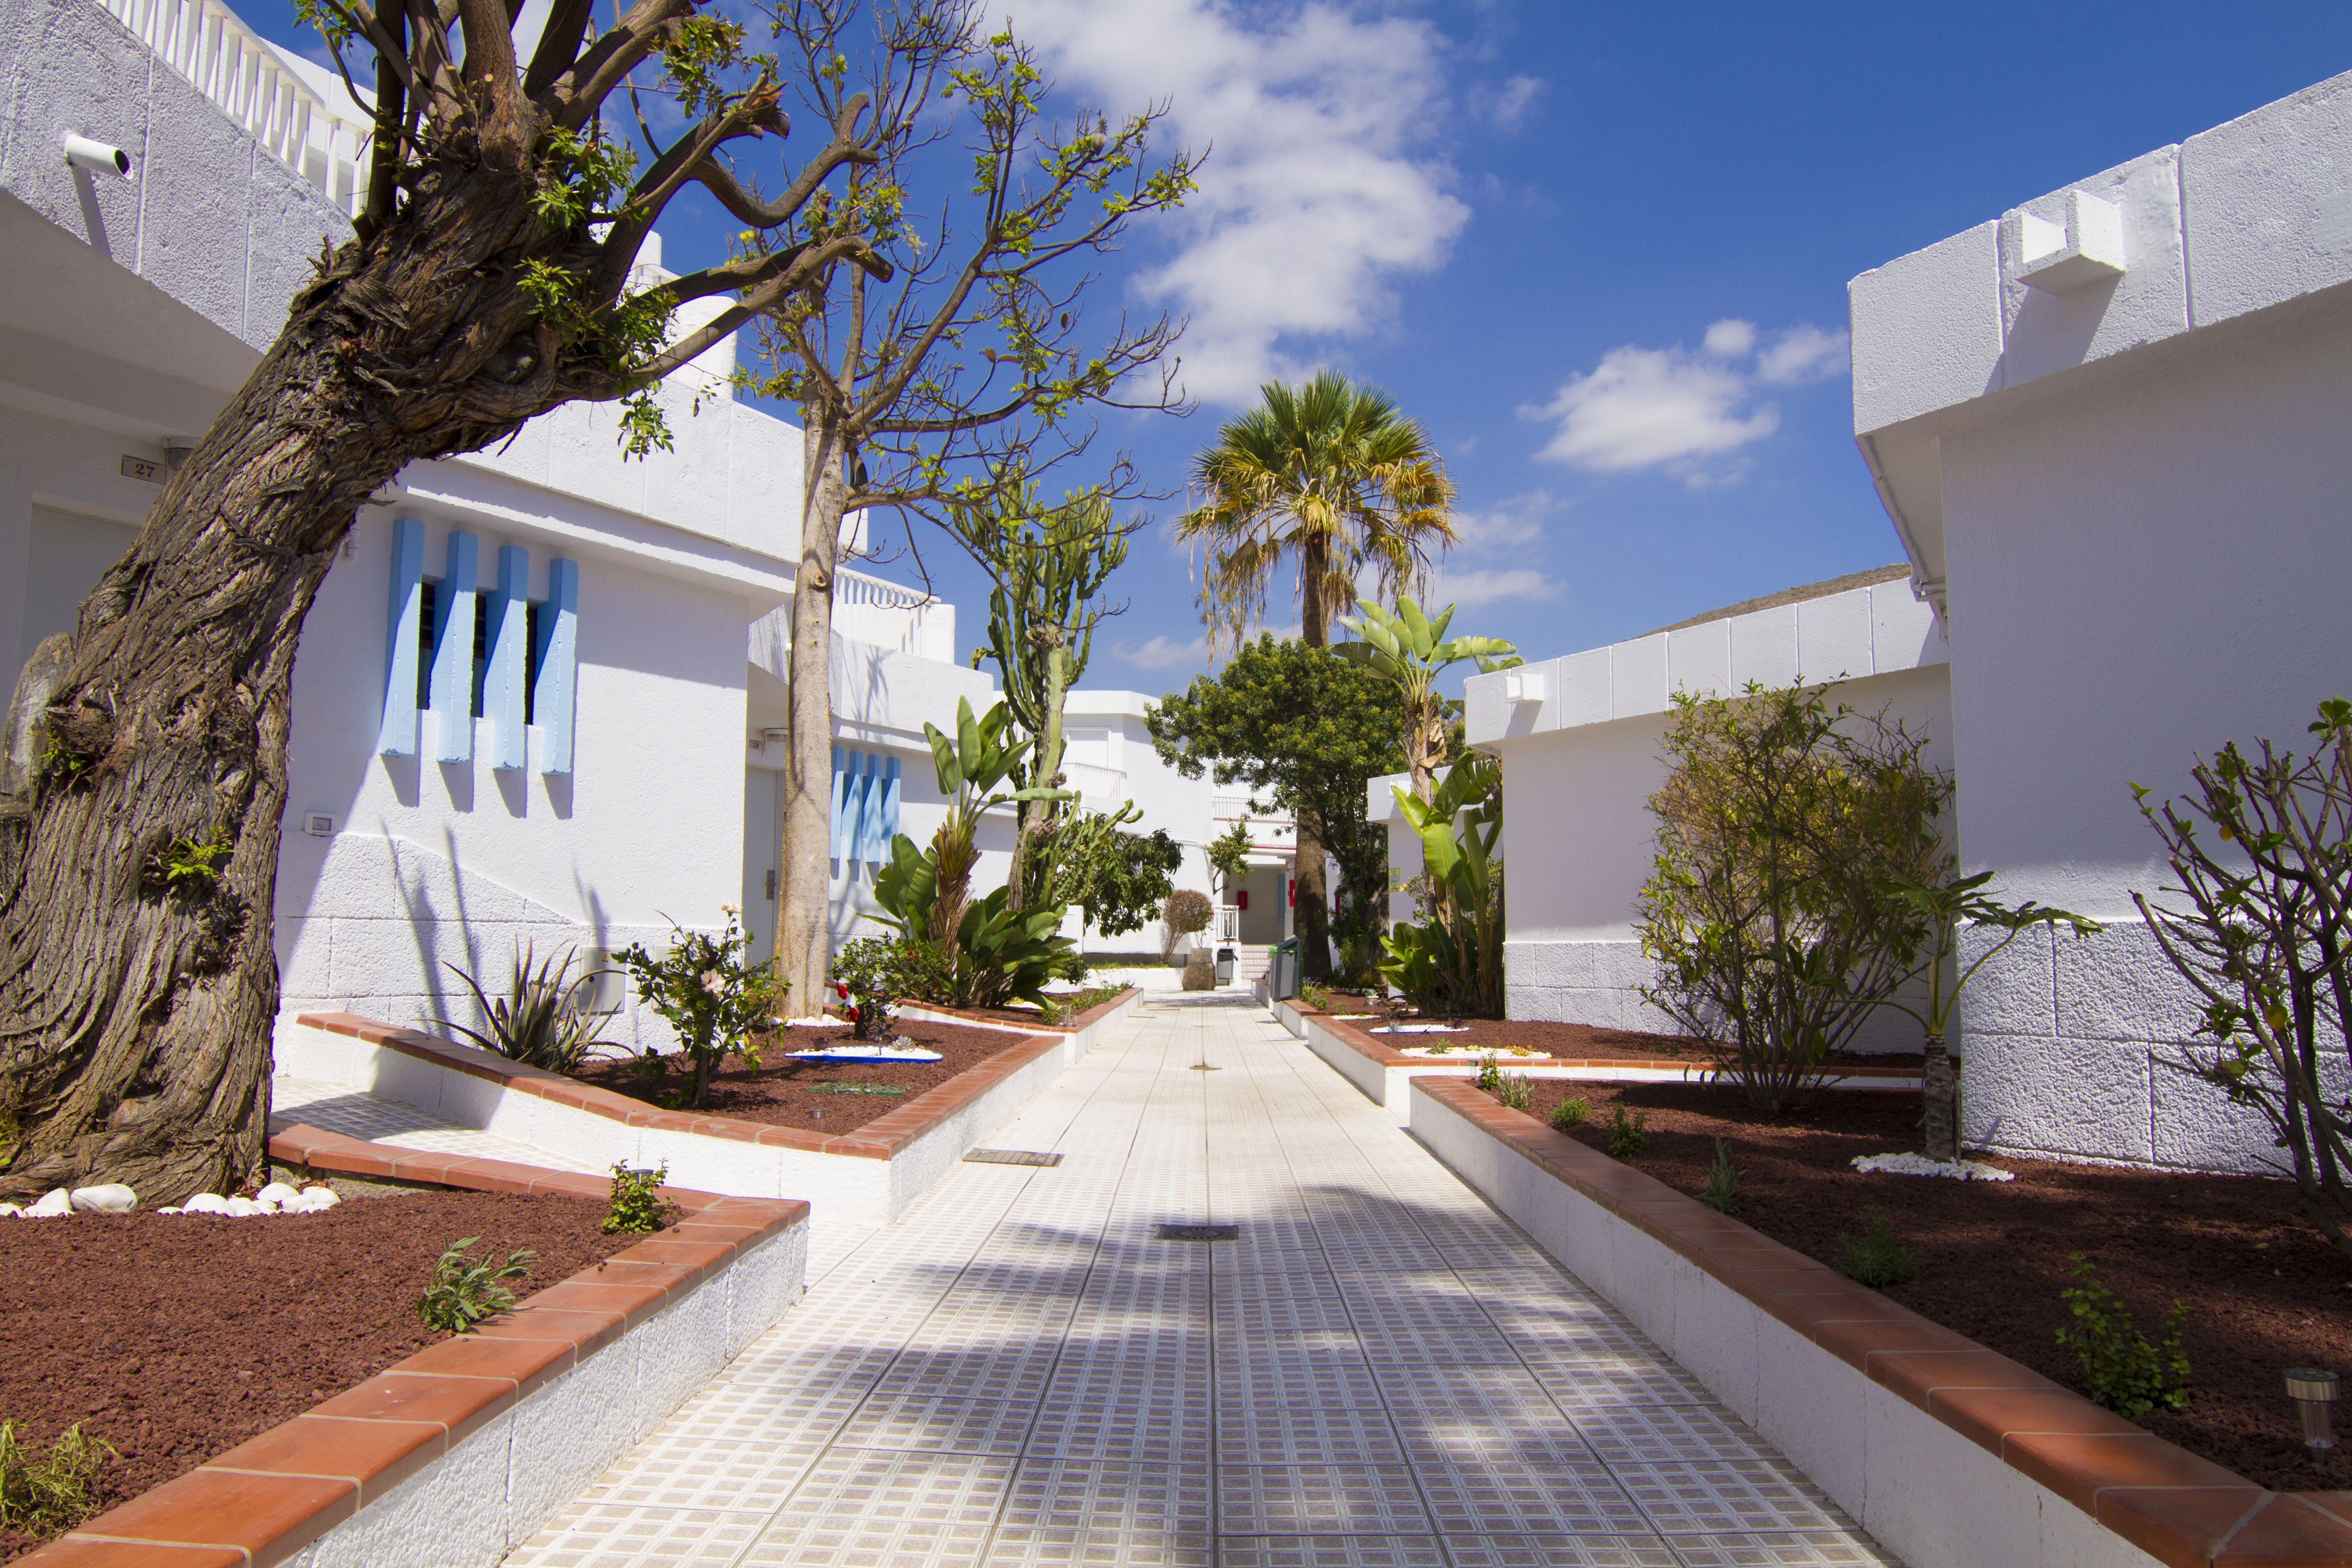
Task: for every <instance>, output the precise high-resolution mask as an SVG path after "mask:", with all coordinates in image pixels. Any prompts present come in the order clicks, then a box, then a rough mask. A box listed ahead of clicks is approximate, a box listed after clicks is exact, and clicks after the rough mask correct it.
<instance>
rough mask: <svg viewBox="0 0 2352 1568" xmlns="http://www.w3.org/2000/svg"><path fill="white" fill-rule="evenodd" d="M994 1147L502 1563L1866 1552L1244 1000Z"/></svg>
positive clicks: (1454, 1559)
mask: <svg viewBox="0 0 2352 1568" xmlns="http://www.w3.org/2000/svg"><path fill="white" fill-rule="evenodd" d="M1203 1062H1205V1063H1206V1064H1207V1065H1209V1066H1211V1067H1213V1068H1216V1069H1217V1070H1215V1071H1211V1072H1202V1071H1197V1070H1194V1069H1195V1068H1196V1067H1197V1066H1198V1065H1200V1064H1202V1063H1203ZM992 1143H993V1145H994V1146H995V1147H999V1148H1011V1149H1034V1150H1050V1151H1058V1152H1062V1153H1063V1154H1065V1155H1066V1158H1065V1160H1064V1162H1063V1163H1062V1164H1061V1165H1060V1167H1059V1168H1056V1169H1034V1168H1026V1167H1021V1166H1006V1165H985V1164H964V1165H961V1166H959V1167H958V1168H957V1170H956V1171H955V1172H954V1173H952V1174H950V1176H949V1177H948V1178H947V1179H946V1180H945V1181H943V1182H942V1183H941V1184H940V1185H939V1186H938V1187H937V1188H935V1189H934V1190H933V1191H932V1192H931V1194H929V1196H928V1197H926V1198H925V1199H924V1201H923V1202H922V1203H921V1204H919V1205H918V1206H917V1207H916V1208H915V1209H914V1210H912V1211H911V1212H910V1213H909V1214H908V1215H907V1216H905V1217H904V1218H903V1219H901V1220H900V1221H898V1223H897V1224H895V1225H891V1226H885V1227H882V1228H880V1229H877V1230H875V1231H872V1232H868V1233H866V1234H865V1235H863V1236H862V1237H844V1238H842V1239H843V1240H844V1241H845V1242H846V1243H849V1244H850V1245H845V1246H829V1247H827V1248H826V1250H827V1251H828V1252H831V1253H832V1254H833V1255H834V1256H833V1258H832V1259H831V1260H830V1263H829V1267H826V1268H824V1272H823V1273H822V1275H821V1276H819V1275H817V1274H816V1271H815V1270H814V1269H813V1270H812V1280H813V1282H812V1287H811V1289H810V1291H809V1293H808V1295H807V1297H806V1298H805V1299H804V1300H803V1301H802V1302H801V1303H800V1304H799V1305H798V1306H796V1307H794V1308H793V1310H791V1311H790V1312H789V1313H787V1314H786V1315H785V1317H784V1319H783V1320H782V1321H781V1322H780V1323H779V1324H778V1325H777V1326H776V1328H775V1329H774V1330H772V1331H771V1332H769V1333H768V1334H767V1335H766V1336H765V1337H764V1338H762V1339H761V1341H760V1342H758V1343H756V1344H755V1345H754V1346H753V1347H752V1348H751V1350H750V1351H748V1352H746V1353H745V1354H744V1355H743V1356H742V1357H741V1358H740V1359H739V1360H738V1361H737V1362H736V1363H734V1364H733V1365H731V1366H730V1367H729V1368H728V1369H727V1371H726V1372H725V1373H722V1374H721V1375H720V1376H719V1379H718V1380H717V1381H716V1382H714V1383H713V1384H711V1385H710V1386H709V1387H708V1388H706V1389H704V1390H703V1391H702V1392H701V1393H700V1394H697V1395H696V1396H695V1397H694V1398H693V1399H692V1400H691V1401H689V1402H688V1404H687V1405H686V1406H685V1407H683V1408H682V1409H681V1410H680V1411H679V1412H678V1414H677V1417H676V1418H675V1419H674V1420H672V1421H671V1422H670V1423H669V1424H668V1425H667V1426H665V1427H664V1428H663V1429H662V1430H661V1431H660V1432H658V1433H656V1435H655V1436H653V1437H651V1438H649V1439H648V1440H646V1442H645V1443H643V1444H642V1445H640V1446H639V1447H637V1448H636V1450H635V1451H634V1452H633V1453H631V1454H629V1455H628V1456H627V1457H626V1458H624V1459H623V1460H622V1462H621V1463H620V1464H619V1465H617V1466H616V1467H614V1469H613V1470H612V1471H610V1472H609V1473H608V1474H607V1475H605V1476H604V1479H602V1480H601V1481H600V1482H599V1483H598V1484H597V1485H596V1486H595V1487H593V1489H591V1490H590V1491H589V1492H588V1493H587V1495H586V1496H585V1497H583V1499H582V1500H580V1501H579V1502H577V1503H575V1504H574V1505H573V1506H572V1508H571V1509H570V1510H567V1511H566V1512H565V1513H563V1514H562V1516H560V1517H559V1518H558V1519H557V1520H555V1521H553V1522H552V1523H551V1524H550V1526H549V1527H548V1528H547V1529H546V1530H544V1531H541V1533H540V1535H539V1536H538V1537H537V1538H536V1539H534V1540H532V1541H531V1542H529V1543H528V1544H526V1545H525V1546H524V1547H523V1548H521V1549H520V1551H518V1552H515V1553H513V1554H512V1555H511V1556H510V1557H509V1559H508V1562H509V1564H511V1565H512V1568H592V1565H593V1568H622V1565H630V1568H636V1565H649V1564H656V1563H661V1564H687V1563H691V1564H708V1565H710V1568H719V1565H721V1564H725V1565H730V1568H734V1565H740V1568H786V1565H791V1568H913V1565H916V1564H923V1565H926V1568H929V1565H933V1564H956V1563H991V1564H997V1563H1002V1564H1013V1563H1102V1564H1130V1563H1132V1564H1202V1565H1208V1564H1228V1565H1231V1568H1261V1565H1263V1568H1276V1565H1297V1568H1315V1565H1323V1564H1329V1565H1332V1568H1341V1565H1353V1564H1381V1565H1396V1568H1404V1565H1408V1564H1429V1565H1431V1568H1473V1565H1475V1568H1487V1565H1490V1564H1495V1565H1499V1564H1520V1563H1524V1564H1543V1563H1560V1564H1582V1565H1593V1568H1598V1565H1601V1564H1625V1565H1648V1564H1658V1565H1661V1568H1665V1565H1676V1564H1678V1565H1685V1568H1698V1565H1702V1564H1705V1565H1715V1564H1733V1563H1759V1564H1803V1563H1851V1564H1863V1563H1868V1564H1887V1563H1892V1562H1893V1559H1892V1558H1890V1557H1887V1556H1885V1554H1883V1553H1882V1552H1880V1551H1879V1549H1877V1548H1876V1547H1875V1546H1874V1545H1873V1544H1872V1542H1870V1541H1869V1539H1868V1538H1867V1537H1866V1536H1864V1535H1863V1534H1862V1532H1861V1531H1859V1530H1857V1529H1856V1528H1855V1527H1854V1526H1853V1523H1852V1522H1850V1521H1848V1520H1846V1519H1845V1518H1844V1517H1843V1515H1841V1514H1840V1513H1839V1512H1838V1511H1837V1510H1836V1509H1835V1508H1834V1507H1833V1506H1832V1504H1830V1503H1829V1502H1828V1501H1827V1500H1825V1499H1824V1498H1823V1497H1822V1494H1821V1493H1820V1492H1819V1491H1818V1490H1817V1489H1814V1488H1813V1487H1812V1486H1811V1485H1810V1484H1808V1483H1807V1481H1806V1480H1805V1479H1804V1478H1803V1476H1802V1475H1801V1474H1800V1473H1799V1472H1798V1471H1797V1470H1796V1469H1795V1468H1793V1467H1792V1466H1790V1464H1789V1463H1788V1461H1787V1460H1785V1459H1783V1458H1780V1456H1779V1455H1778V1454H1776V1453H1774V1452H1773V1451H1772V1450H1771V1449H1770V1448H1769V1447H1767V1446H1766V1445H1765V1444H1764V1443H1763V1442H1762V1440H1761V1439H1759V1438H1758V1437H1757V1436H1755V1434H1753V1433H1752V1432H1750V1431H1748V1429H1747V1428H1746V1427H1744V1426H1741V1425H1740V1424H1739V1423H1738V1421H1737V1420H1735V1419H1734V1418H1733V1417H1732V1416H1731V1415H1729V1414H1728V1413H1727V1412H1726V1411H1724V1410H1723V1409H1722V1408H1721V1407H1720V1406H1719V1405H1716V1404H1715V1403H1714V1402H1713V1401H1711V1400H1710V1399H1709V1398H1708V1397H1707V1396H1706V1394H1705V1393H1704V1391H1702V1390H1701V1389H1700V1387H1699V1386H1698V1384H1696V1383H1695V1382H1693V1381H1692V1380H1691V1379H1690V1378H1689V1377H1688V1376H1687V1375H1686V1374H1685V1373H1683V1372H1682V1371H1681V1370H1680V1369H1678V1368H1676V1367H1675V1365H1674V1364H1673V1363H1670V1362H1667V1361H1665V1360H1664V1358H1663V1357H1661V1356H1660V1355H1659V1354H1658V1352H1656V1351H1655V1350H1654V1349H1653V1348H1652V1347H1651V1346H1650V1345H1649V1344H1648V1342H1646V1341H1644V1340H1643V1338H1642V1337H1641V1336H1640V1335H1639V1334H1638V1333H1636V1332H1635V1331H1633V1329H1632V1328H1631V1327H1629V1326H1628V1325H1627V1324H1626V1322H1625V1321H1624V1320H1622V1318H1620V1317H1619V1316H1618V1315H1617V1314H1616V1313H1615V1312H1614V1311H1612V1310H1611V1309H1610V1308H1609V1307H1608V1306H1607V1305H1606V1304H1604V1303H1603V1302H1601V1300H1598V1299H1597V1298H1595V1297H1593V1296H1591V1295H1590V1294H1588V1293H1586V1292H1585V1291H1584V1290H1583V1289H1581V1288H1580V1287H1579V1286H1578V1285H1577V1284H1576V1282H1575V1281H1573V1280H1572V1279H1569V1278H1568V1277H1567V1276H1565V1275H1563V1274H1562V1273H1560V1272H1559V1269H1558V1268H1555V1267H1554V1266H1553V1265H1552V1264H1551V1263H1550V1262H1549V1260H1548V1259H1547V1258H1545V1256H1544V1255H1543V1254H1542V1253H1540V1252H1539V1251H1538V1250H1537V1249H1536V1248H1534V1247H1531V1246H1529V1245H1528V1243H1527V1242H1526V1241H1525V1240H1524V1239H1523V1238H1522V1237H1521V1236H1520V1235H1519V1233H1518V1232H1517V1230H1516V1229H1515V1228H1514V1227H1513V1226H1511V1225H1510V1224H1509V1223H1508V1222H1507V1221H1505V1220H1503V1219H1501V1218H1500V1217H1498V1216H1497V1215H1495V1214H1494V1213H1493V1212H1492V1211H1491V1210H1490V1209H1488V1208H1487V1207H1486V1205H1485V1204H1484V1203H1483V1202H1481V1201H1480V1200H1479V1198H1478V1197H1477V1196H1476V1195H1475V1194H1473V1193H1472V1192H1471V1191H1470V1190H1469V1189H1468V1188H1466V1187H1465V1186H1464V1185H1463V1184H1461V1183H1460V1182H1458V1181H1456V1180H1455V1179H1454V1177H1453V1176H1452V1175H1451V1174H1450V1173H1447V1172H1446V1170H1445V1169H1444V1167H1443V1166H1441V1165H1440V1164H1438V1163H1436V1162H1435V1161H1434V1160H1433V1159H1432V1158H1431V1157H1430V1156H1429V1155H1428V1154H1427V1153H1426V1152H1423V1150H1422V1148H1421V1146H1420V1145H1419V1144H1417V1143H1415V1142H1412V1139H1411V1138H1410V1137H1409V1136H1407V1135H1406V1134H1405V1133H1403V1132H1402V1131H1399V1130H1398V1129H1397V1128H1396V1127H1395V1126H1394V1125H1393V1124H1392V1123H1391V1122H1390V1121H1388V1120H1387V1118H1386V1117H1385V1116H1384V1115H1383V1113H1382V1112H1381V1110H1378V1109H1377V1108H1375V1107H1373V1106H1372V1105H1370V1104H1369V1103H1368V1102H1366V1101H1365V1100H1362V1099H1361V1098H1360V1097H1359V1096H1358V1095H1357V1093H1356V1092H1355V1090H1354V1089H1350V1088H1349V1086H1348V1085H1347V1084H1346V1083H1345V1082H1343V1081H1342V1080H1341V1079H1339V1077H1337V1076H1336V1075H1335V1074H1333V1073H1332V1072H1331V1071H1330V1070H1329V1069H1328V1068H1325V1067H1324V1066H1323V1065H1322V1064H1321V1063H1320V1062H1319V1061H1318V1060H1317V1059H1316V1058H1313V1057H1312V1056H1310V1055H1308V1054H1307V1050H1306V1049H1305V1047H1301V1046H1300V1045H1298V1044H1297V1042H1296V1041H1294V1040H1293V1039H1292V1038H1291V1037H1290V1036H1289V1035H1288V1034H1286V1033H1285V1032H1284V1031H1283V1030H1282V1029H1281V1028H1280V1027H1279V1026H1276V1025H1274V1024H1273V1023H1271V1022H1269V1021H1268V1020H1267V1019H1266V1017H1265V1015H1264V1014H1263V1013H1262V1012H1259V1011H1256V1010H1255V1009H1252V1008H1249V1007H1247V1006H1245V1005H1239V1004H1238V1002H1237V999H1230V998H1224V997H1213V996H1212V997H1182V998H1178V997H1169V998H1165V999H1158V998H1155V999H1153V1000H1152V1001H1150V1003H1148V1004H1147V1005H1145V1007H1144V1008H1143V1009H1142V1010H1141V1011H1139V1013H1138V1014H1137V1015H1136V1016H1135V1017H1134V1019H1133V1020H1132V1021H1131V1022H1130V1024H1129V1026H1128V1027H1127V1028H1126V1029H1125V1030H1123V1031H1122V1032H1121V1033H1120V1034H1118V1036H1115V1037H1113V1038H1112V1039H1111V1040H1109V1041H1108V1042H1107V1043H1106V1044H1105V1045H1104V1046H1102V1047H1099V1048H1098V1049H1097V1050H1096V1051H1095V1052H1094V1053H1093V1054H1092V1055H1091V1056H1089V1057H1088V1058H1087V1059H1086V1060H1085V1061H1083V1062H1081V1063H1079V1064H1078V1065H1077V1066H1076V1067H1074V1068H1071V1069H1070V1070H1069V1071H1067V1072H1066V1073H1065V1074H1063V1076H1062V1077H1061V1079H1059V1080H1058V1081H1057V1082H1056V1083H1055V1086H1054V1087H1053V1089H1051V1090H1049V1091H1048V1092H1047V1093H1046V1094H1045V1096H1043V1097H1041V1099H1040V1100H1038V1101H1037V1102H1036V1103H1035V1104H1034V1105H1033V1106H1032V1107H1031V1108H1030V1109H1029V1110H1027V1111H1026V1112H1024V1114H1023V1116H1022V1117H1021V1118H1020V1119H1019V1121H1016V1122H1015V1123H1014V1124H1013V1126H1011V1127H1009V1128H1007V1129H1005V1130H1004V1131H1003V1132H1001V1133H999V1134H998V1135H997V1136H996V1137H995V1138H994V1139H993V1140H992ZM1171 1222H1172V1223H1176V1224H1182V1225H1202V1224H1231V1225H1236V1226H1239V1227H1240V1231H1239V1237H1238V1238H1237V1239H1235V1240H1231V1241H1216V1242H1208V1243H1202V1242H1192V1241H1178V1240H1161V1239H1158V1238H1157V1237H1156V1230H1157V1227H1158V1226H1160V1225H1162V1224H1164V1223H1171ZM827 1239H828V1240H830V1239H831V1238H827Z"/></svg>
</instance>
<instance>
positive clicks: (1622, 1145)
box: [1609, 1105, 1650, 1160]
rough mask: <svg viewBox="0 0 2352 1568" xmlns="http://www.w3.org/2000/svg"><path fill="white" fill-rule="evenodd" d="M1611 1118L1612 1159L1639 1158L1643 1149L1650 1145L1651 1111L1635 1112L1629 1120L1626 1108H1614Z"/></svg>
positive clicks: (1610, 1155) (1610, 1148)
mask: <svg viewBox="0 0 2352 1568" xmlns="http://www.w3.org/2000/svg"><path fill="white" fill-rule="evenodd" d="M1614 1111H1615V1114H1613V1115H1612V1116H1611V1118H1610V1119H1609V1157H1610V1158H1611V1159H1612V1160H1638V1159H1640V1158H1641V1156H1642V1151H1643V1150H1644V1149H1646V1148H1648V1147H1649V1146H1650V1113H1649V1112H1648V1111H1646V1110H1637V1111H1635V1112H1633V1117H1632V1118H1631V1119H1630V1120H1629V1119H1628V1118H1627V1117H1626V1115H1625V1108H1624V1107H1623V1106H1622V1105H1620V1106H1617V1107H1615V1108H1614Z"/></svg>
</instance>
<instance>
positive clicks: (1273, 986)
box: [1265, 936, 1298, 1002]
mask: <svg viewBox="0 0 2352 1568" xmlns="http://www.w3.org/2000/svg"><path fill="white" fill-rule="evenodd" d="M1265 985H1266V994H1267V995H1268V996H1270V997H1272V998H1273V999H1274V1000H1275V1001H1276V1002H1281V1001H1286V1000H1287V999H1288V998H1290V997H1293V996H1296V995H1297V994H1298V939H1297V937H1295V936H1294V937H1292V938H1291V939H1290V940H1289V941H1287V942H1276V943H1275V944H1274V953H1273V956H1272V960H1271V963H1270V966H1269V967H1268V968H1267V970H1266V972H1265Z"/></svg>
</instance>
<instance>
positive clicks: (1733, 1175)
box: [1698, 1138, 1739, 1215]
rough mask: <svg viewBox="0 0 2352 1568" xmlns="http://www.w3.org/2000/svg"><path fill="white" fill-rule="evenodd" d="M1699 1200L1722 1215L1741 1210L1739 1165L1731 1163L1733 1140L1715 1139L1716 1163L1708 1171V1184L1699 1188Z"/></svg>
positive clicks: (1736, 1212) (1732, 1213)
mask: <svg viewBox="0 0 2352 1568" xmlns="http://www.w3.org/2000/svg"><path fill="white" fill-rule="evenodd" d="M1698 1201H1699V1202H1701V1203H1703V1204H1705V1205H1706V1206H1707V1207H1709V1208H1711V1209H1713V1210H1714V1211H1715V1212H1716V1213H1717V1214H1721V1215H1736V1214H1738V1212H1739V1167H1738V1166H1737V1165H1735V1164H1733V1163H1731V1140H1730V1139H1728V1138H1718V1139H1717V1140H1716V1141H1715V1164H1714V1165H1713V1166H1712V1167H1710V1168H1709V1170H1708V1171H1707V1173H1706V1186H1704V1187H1701V1188H1700V1189H1699V1194H1698Z"/></svg>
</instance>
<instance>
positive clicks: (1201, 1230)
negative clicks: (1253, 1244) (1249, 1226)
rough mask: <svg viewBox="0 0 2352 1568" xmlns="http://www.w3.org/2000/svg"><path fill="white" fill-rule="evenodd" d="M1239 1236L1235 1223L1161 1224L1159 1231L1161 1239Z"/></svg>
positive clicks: (1232, 1238)
mask: <svg viewBox="0 0 2352 1568" xmlns="http://www.w3.org/2000/svg"><path fill="white" fill-rule="evenodd" d="M1241 1236H1242V1227H1241V1226H1237V1225H1163V1226H1160V1231H1159V1237H1160V1240H1161V1241H1239V1240H1240V1239H1241Z"/></svg>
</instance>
